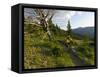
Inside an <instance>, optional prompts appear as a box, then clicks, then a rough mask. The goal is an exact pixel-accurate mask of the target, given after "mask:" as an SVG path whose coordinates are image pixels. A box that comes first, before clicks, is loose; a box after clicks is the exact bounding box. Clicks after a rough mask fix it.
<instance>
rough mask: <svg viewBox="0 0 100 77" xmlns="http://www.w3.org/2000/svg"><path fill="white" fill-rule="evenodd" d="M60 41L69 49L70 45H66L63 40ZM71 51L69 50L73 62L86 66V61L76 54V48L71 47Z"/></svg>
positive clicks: (65, 48)
mask: <svg viewBox="0 0 100 77" xmlns="http://www.w3.org/2000/svg"><path fill="white" fill-rule="evenodd" d="M59 43H60V44H61V45H62V46H63V47H64V50H65V51H67V50H68V47H67V46H66V45H64V43H63V41H59ZM70 49H71V51H70V52H68V53H69V54H70V57H71V59H72V61H73V63H74V64H75V65H76V66H85V62H84V61H82V60H81V59H80V58H79V57H78V56H77V54H76V50H75V49H74V48H70Z"/></svg>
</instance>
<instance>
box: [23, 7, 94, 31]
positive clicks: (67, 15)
mask: <svg viewBox="0 0 100 77" xmlns="http://www.w3.org/2000/svg"><path fill="white" fill-rule="evenodd" d="M24 11H27V12H33V9H30V8H25V9H24ZM24 15H25V16H31V15H32V14H28V13H25V14H24ZM68 20H70V23H71V27H72V29H74V28H78V27H93V26H94V12H89V11H71V10H56V13H55V15H54V16H53V18H52V21H53V23H54V24H57V25H58V26H59V27H60V28H61V29H63V30H67V29H66V26H67V22H68Z"/></svg>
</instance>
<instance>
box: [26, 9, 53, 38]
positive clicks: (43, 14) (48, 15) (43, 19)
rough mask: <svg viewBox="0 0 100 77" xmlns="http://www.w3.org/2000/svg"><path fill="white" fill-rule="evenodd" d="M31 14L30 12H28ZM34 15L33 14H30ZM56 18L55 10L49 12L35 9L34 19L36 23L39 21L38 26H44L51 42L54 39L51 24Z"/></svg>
mask: <svg viewBox="0 0 100 77" xmlns="http://www.w3.org/2000/svg"><path fill="white" fill-rule="evenodd" d="M27 13H30V12H27ZM30 14H32V13H30ZM53 16H54V11H53V10H47V9H34V11H33V18H34V20H35V21H37V23H36V24H37V25H40V26H42V28H43V30H44V32H45V33H46V34H47V35H48V37H49V40H51V39H52V36H51V32H50V29H49V26H50V25H49V23H50V21H52V18H53Z"/></svg>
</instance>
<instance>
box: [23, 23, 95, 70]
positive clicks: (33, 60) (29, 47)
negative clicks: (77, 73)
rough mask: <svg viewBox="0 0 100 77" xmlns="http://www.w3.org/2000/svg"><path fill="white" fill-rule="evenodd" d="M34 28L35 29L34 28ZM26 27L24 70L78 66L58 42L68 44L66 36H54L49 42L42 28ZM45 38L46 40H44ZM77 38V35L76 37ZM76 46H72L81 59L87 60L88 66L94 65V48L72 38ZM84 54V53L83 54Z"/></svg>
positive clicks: (81, 40)
mask: <svg viewBox="0 0 100 77" xmlns="http://www.w3.org/2000/svg"><path fill="white" fill-rule="evenodd" d="M32 27H33V28H32ZM32 27H30V26H29V25H25V28H24V30H25V32H24V68H25V69H39V68H55V67H69V66H76V65H75V64H74V63H73V60H72V58H71V57H70V54H69V53H68V52H67V51H65V49H64V46H63V45H62V44H60V43H59V41H58V40H62V41H64V42H65V43H66V34H65V33H64V34H63V32H62V34H57V32H56V34H53V32H51V33H52V37H53V38H52V40H51V41H50V40H48V37H47V35H46V34H45V33H44V31H43V30H42V29H41V28H37V27H35V26H32ZM44 36H45V37H46V38H44ZM74 36H75V35H74ZM71 39H72V41H74V42H75V44H71V45H72V46H74V47H75V48H76V49H77V54H78V57H79V58H80V59H83V57H85V58H84V60H85V62H86V63H87V64H90V65H93V64H94V48H91V47H89V46H88V45H87V44H84V45H83V43H84V40H83V39H77V38H71ZM83 52H84V53H83Z"/></svg>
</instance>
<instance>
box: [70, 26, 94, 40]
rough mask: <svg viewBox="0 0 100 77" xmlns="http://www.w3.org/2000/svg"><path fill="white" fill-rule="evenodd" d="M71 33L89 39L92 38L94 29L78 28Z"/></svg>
mask: <svg viewBox="0 0 100 77" xmlns="http://www.w3.org/2000/svg"><path fill="white" fill-rule="evenodd" d="M72 32H73V33H75V34H78V35H87V36H89V37H90V38H94V27H79V28H76V29H73V30H72Z"/></svg>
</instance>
